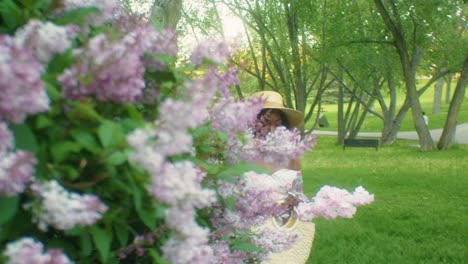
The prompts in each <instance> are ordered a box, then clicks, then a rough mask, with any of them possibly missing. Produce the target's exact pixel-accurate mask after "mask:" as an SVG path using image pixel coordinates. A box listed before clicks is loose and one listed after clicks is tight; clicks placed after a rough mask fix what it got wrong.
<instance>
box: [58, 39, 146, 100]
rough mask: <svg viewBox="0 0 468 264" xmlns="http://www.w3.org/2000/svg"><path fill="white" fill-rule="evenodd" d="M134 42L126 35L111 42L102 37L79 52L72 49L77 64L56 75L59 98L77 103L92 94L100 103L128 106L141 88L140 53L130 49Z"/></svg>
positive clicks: (90, 42)
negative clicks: (60, 90)
mask: <svg viewBox="0 0 468 264" xmlns="http://www.w3.org/2000/svg"><path fill="white" fill-rule="evenodd" d="M134 40H135V39H134V38H133V37H132V36H130V35H127V36H126V37H124V38H123V39H120V40H119V41H117V42H111V41H110V40H109V38H108V37H107V36H106V35H103V34H100V35H97V36H95V37H94V38H92V39H91V40H90V41H89V43H88V45H87V46H86V47H85V48H84V49H82V50H76V52H75V58H76V60H77V64H75V65H73V66H72V68H70V69H66V70H65V71H64V73H63V74H62V75H61V76H59V82H60V83H61V84H62V86H63V91H62V93H63V96H64V97H65V98H67V99H71V100H81V99H83V98H84V97H85V96H88V95H95V96H96V97H97V98H98V99H99V100H100V101H103V102H108V101H110V102H116V103H128V102H132V101H134V100H135V99H136V97H137V96H139V95H140V94H141V92H142V90H143V88H144V87H145V82H144V79H143V74H144V71H145V69H144V66H143V63H142V62H141V60H140V56H141V51H139V49H136V48H134V45H136V43H134V42H135V41H134Z"/></svg>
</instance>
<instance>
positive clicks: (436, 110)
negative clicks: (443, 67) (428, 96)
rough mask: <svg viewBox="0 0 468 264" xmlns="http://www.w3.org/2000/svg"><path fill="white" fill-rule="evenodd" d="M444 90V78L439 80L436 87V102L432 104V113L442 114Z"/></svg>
mask: <svg viewBox="0 0 468 264" xmlns="http://www.w3.org/2000/svg"><path fill="white" fill-rule="evenodd" d="M443 88H444V78H439V79H438V80H437V82H436V84H435V85H434V101H433V102H432V113H433V114H439V113H440V105H441V104H442V89H443Z"/></svg>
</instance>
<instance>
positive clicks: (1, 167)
mask: <svg viewBox="0 0 468 264" xmlns="http://www.w3.org/2000/svg"><path fill="white" fill-rule="evenodd" d="M35 163H36V159H35V158H34V155H33V154H32V153H30V152H26V151H22V150H17V151H16V152H8V151H7V152H2V153H0V195H7V196H12V195H17V194H19V193H22V192H23V191H24V190H25V188H26V187H27V186H28V185H29V183H30V182H31V181H32V180H33V174H34V164H35Z"/></svg>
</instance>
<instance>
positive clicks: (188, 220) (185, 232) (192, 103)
mask: <svg viewBox="0 0 468 264" xmlns="http://www.w3.org/2000/svg"><path fill="white" fill-rule="evenodd" d="M220 80H222V78H221V77H220V75H218V74H217V72H216V71H215V70H214V69H211V70H209V71H208V73H207V74H206V75H205V76H203V77H202V78H200V79H196V80H193V81H191V82H187V83H185V87H184V88H185V90H184V91H185V93H184V94H182V95H180V96H179V99H178V100H175V99H173V98H167V99H166V100H164V101H163V102H162V103H161V104H160V106H159V117H158V119H157V120H155V122H154V125H153V126H147V127H145V128H143V129H138V130H136V131H134V132H133V133H131V134H130V135H128V137H127V140H128V142H129V144H130V145H131V146H132V147H133V148H134V153H133V154H132V155H131V157H130V159H131V160H132V161H134V162H135V163H137V164H139V165H140V166H142V167H143V168H144V169H146V170H147V171H148V172H149V173H150V174H151V185H150V186H149V187H148V190H149V192H150V193H151V194H152V195H153V196H154V197H155V198H156V199H157V200H159V201H161V202H163V203H166V204H167V205H170V207H169V209H167V212H166V224H167V225H168V226H169V228H170V229H171V230H172V231H173V236H172V238H171V239H170V240H169V241H168V242H167V243H166V244H165V245H164V246H163V248H162V249H163V252H164V257H165V258H166V259H168V260H170V261H171V262H172V263H214V255H213V249H212V248H211V247H210V246H209V241H210V240H209V236H210V232H209V230H208V229H206V228H202V227H200V226H199V225H198V224H197V222H196V221H195V216H196V209H197V208H198V209H200V208H204V207H207V206H210V205H212V204H213V203H214V202H215V201H216V195H215V192H214V190H212V189H208V188H203V187H202V186H201V182H202V180H203V178H204V177H206V173H204V172H203V171H201V170H200V169H199V168H198V167H197V166H195V165H194V164H193V163H192V162H190V161H179V162H175V163H173V162H170V161H169V160H168V158H169V157H171V156H174V155H178V154H182V153H190V152H191V151H192V137H191V136H190V134H189V133H188V130H189V129H190V128H195V127H197V126H200V125H201V124H203V123H204V122H207V120H208V107H209V105H210V102H211V99H212V98H213V97H214V95H215V93H216V91H217V89H218V87H219V86H220V84H221V81H220ZM194 109H196V111H194Z"/></svg>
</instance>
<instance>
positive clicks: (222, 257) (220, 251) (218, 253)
mask: <svg viewBox="0 0 468 264" xmlns="http://www.w3.org/2000/svg"><path fill="white" fill-rule="evenodd" d="M210 246H211V248H212V249H213V252H214V256H215V263H223V264H242V263H244V261H245V259H246V258H247V253H245V252H243V251H238V250H232V251H231V249H230V244H229V242H228V241H216V242H215V243H214V244H211V245H210Z"/></svg>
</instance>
